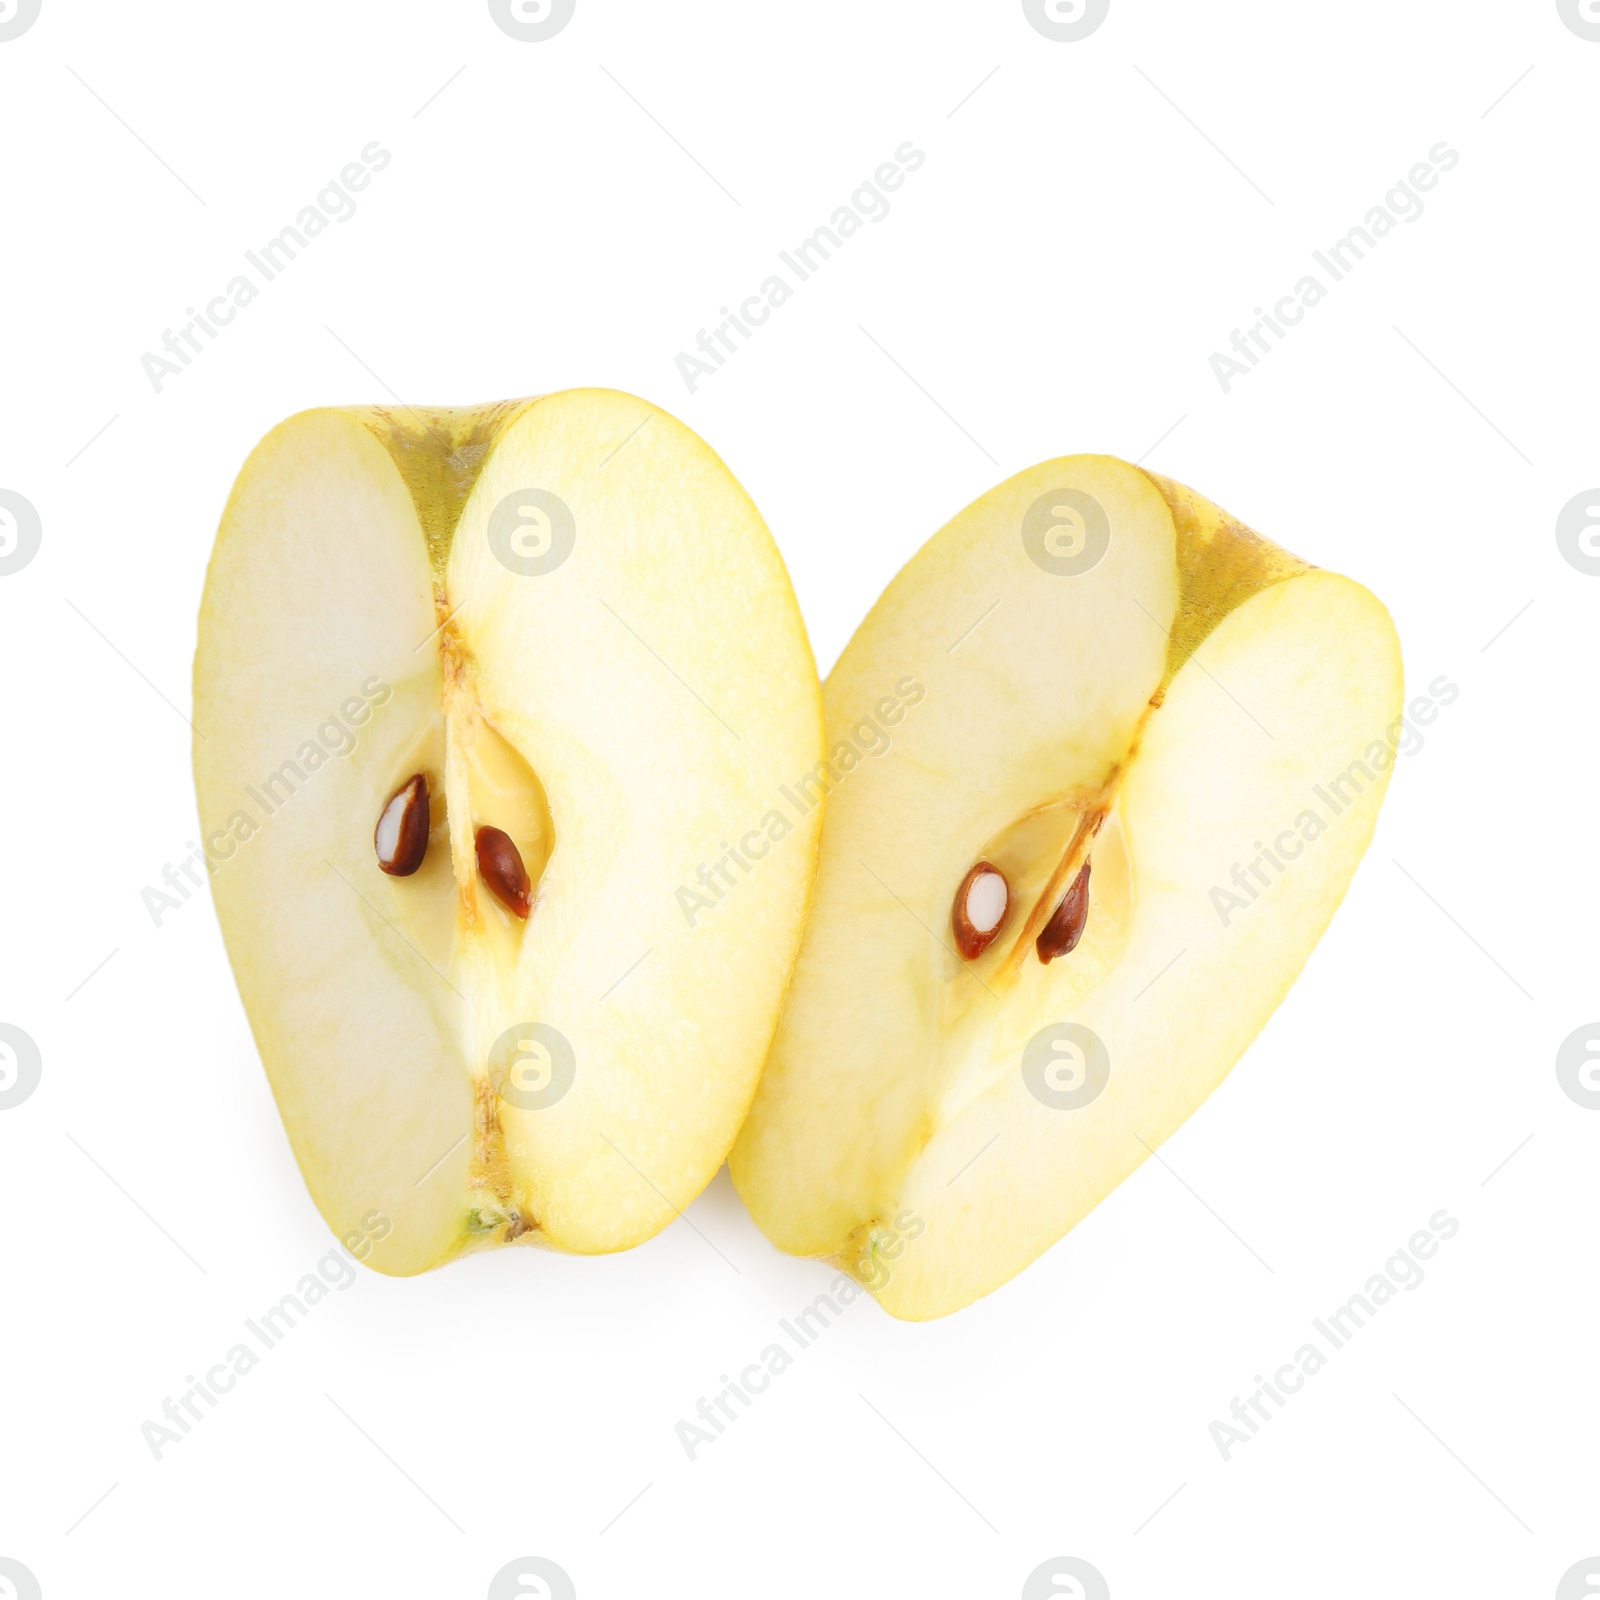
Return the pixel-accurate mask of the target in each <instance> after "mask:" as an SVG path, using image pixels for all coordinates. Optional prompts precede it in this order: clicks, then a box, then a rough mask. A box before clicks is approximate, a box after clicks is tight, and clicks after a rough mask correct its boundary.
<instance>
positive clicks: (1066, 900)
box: [1034, 861, 1089, 966]
mask: <svg viewBox="0 0 1600 1600" xmlns="http://www.w3.org/2000/svg"><path fill="white" fill-rule="evenodd" d="M1088 920H1089V863H1088V862H1087V861H1085V862H1084V864H1083V865H1082V866H1081V867H1080V868H1079V869H1078V876H1077V877H1076V878H1074V879H1073V880H1072V887H1071V888H1070V889H1068V890H1067V892H1066V893H1065V894H1064V895H1062V897H1061V904H1060V905H1058V906H1057V907H1056V909H1055V911H1054V912H1053V913H1052V915H1051V917H1050V920H1049V921H1048V922H1047V923H1045V925H1044V929H1043V931H1042V932H1041V933H1040V935H1039V937H1038V938H1037V939H1036V940H1035V941H1034V949H1036V950H1037V951H1038V952H1039V959H1040V960H1041V961H1042V962H1044V964H1045V965H1046V966H1048V965H1049V964H1050V963H1051V962H1052V961H1054V960H1055V958H1056V957H1057V956H1065V955H1070V954H1071V953H1072V952H1073V951H1074V950H1075V949H1077V946H1078V941H1079V940H1080V939H1081V938H1082V937H1083V929H1084V924H1085V923H1087V922H1088Z"/></svg>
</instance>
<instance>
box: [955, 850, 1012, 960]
mask: <svg viewBox="0 0 1600 1600" xmlns="http://www.w3.org/2000/svg"><path fill="white" fill-rule="evenodd" d="M1010 904H1011V886H1010V885H1009V884H1008V883H1007V882H1006V879H1005V874H1004V873H1003V872H1001V871H1000V869H999V868H998V867H992V866H990V865H989V863H988V862H987V861H980V862H978V863H977V865H976V866H974V867H973V868H972V870H971V871H970V872H968V873H967V875H966V877H964V878H963V879H962V880H961V887H960V888H959V889H957V890H956V898H955V904H954V905H952V906H951V908H950V929H951V931H952V932H953V933H954V934H955V936H956V949H957V950H959V951H960V952H961V958H962V960H964V961H973V960H975V959H976V958H977V957H978V956H981V955H982V954H983V952H984V951H985V950H987V949H988V948H989V946H990V945H991V944H993V943H994V941H995V938H996V936H997V935H998V934H999V932H1000V929H1001V928H1002V927H1003V926H1004V924H1005V920H1006V910H1007V908H1008V907H1009V906H1010Z"/></svg>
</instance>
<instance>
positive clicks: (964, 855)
mask: <svg viewBox="0 0 1600 1600" xmlns="http://www.w3.org/2000/svg"><path fill="white" fill-rule="evenodd" d="M905 672H911V673H913V674H914V675H915V676H916V677H917V678H918V679H919V680H920V681H921V683H922V684H923V685H924V686H925V688H926V698H925V703H923V704H921V705H919V706H918V707H917V708H916V709H915V711H914V712H912V713H910V714H908V716H907V718H906V720H905V722H904V725H903V726H901V727H899V728H897V729H896V730H895V736H894V740H893V745H892V748H891V749H890V750H889V751H888V752H887V753H885V754H883V755H881V756H880V757H879V758H878V759H876V760H874V761H872V762H871V763H869V764H867V765H866V766H865V767H864V768H863V769H862V770H860V771H859V772H852V773H849V774H844V773H842V772H838V771H834V772H832V773H831V774H830V777H831V780H832V785H833V787H832V792H830V794H829V796H828V820H827V824H826V826H825V828H824V831H823V840H822V848H821V855H820V860H819V866H818V876H817V884H816V890H815V898H814V904H813V908H812V912H811V917H810V921H809V924H808V928H807V932H806V936H805V940H804V942H803V944H802V948H801V953H800V958H799V961H798V963H797V966H796V970H795V976H794V979H793V982H792V985H791V989H790V993H789V998H788V1000H787V1002H786V1005H785V1009H784V1015H783V1020H782V1024H781V1026H780V1028H779V1032H778V1036H777V1038H776V1040H775V1041H774V1045H773V1050H772V1054H771V1056H770V1057H769V1060H768V1064H767V1067H766V1069H765V1072H764V1075H763V1078H762V1081H761V1085H760V1088H759V1090H758V1092H757V1096H756V1100H755V1103H754V1105H753V1106H752V1108H751V1113H750V1116H749V1118H748V1119H747V1121H746V1123H745V1126H744V1129H743V1131H742V1132H741V1135H740V1138H739V1141H738V1143H737V1144H736V1146H735V1148H734V1151H733V1153H732V1155H731V1157H730V1162H729V1164H730V1168H731V1170H732V1173H733V1177H734V1181H735V1183H736V1185H737V1187H738V1189H739V1192H740V1193H741V1195H742V1196H743V1197H744V1199H745V1202H746V1203H747V1205H748V1206H749V1208H750V1210H751V1212H752V1214H753V1215H754V1217H755V1219H756V1221H757V1223H758V1224H759V1225H760V1226H761V1228H762V1229H763V1230H764V1231H765V1232H766V1233H767V1234H768V1236H769V1237H770V1238H771V1239H772V1240H773V1241H774V1242H775V1243H777V1244H778V1245H779V1246H781V1247H782V1248H783V1249H785V1250H789V1251H793V1252H796V1253H799V1254H803V1255H813V1256H823V1257H827V1258H830V1259H832V1260H834V1261H835V1262H837V1263H839V1264H840V1265H842V1266H843V1267H844V1268H845V1269H846V1270H848V1271H850V1272H852V1273H853V1274H855V1275H856V1276H857V1277H858V1278H859V1279H860V1280H861V1281H862V1282H863V1283H865V1284H866V1285H867V1286H868V1287H869V1288H872V1289H873V1290H874V1291H875V1292H876V1293H877V1294H878V1297H879V1299H880V1301H881V1303H882V1304H883V1305H884V1306H885V1307H887V1309H889V1310H890V1311H891V1312H893V1313H894V1314H895V1315H897V1316H902V1317H908V1318H927V1317H935V1316H940V1315H943V1314H944V1313H947V1312H949V1311H953V1310H955V1309H957V1308H959V1307H961V1306H963V1305H966V1304H968V1303H969V1302H971V1301H972V1300H975V1299H977V1298H978V1297H979V1296H981V1295H983V1294H986V1293H988V1292H989V1291H991V1290H993V1289H994V1288H996V1287H997V1286H999V1285H1000V1284H1002V1283H1004V1282H1005V1281H1006V1280H1007V1279H1009V1278H1011V1277H1012V1276H1013V1275H1014V1274H1016V1273H1017V1272H1019V1271H1020V1270H1021V1269H1022V1268H1023V1267H1025V1266H1026V1265H1027V1264H1028V1263H1029V1262H1031V1261H1032V1260H1034V1259H1035V1258H1036V1257H1037V1256H1038V1255H1039V1254H1040V1253H1041V1252H1042V1251H1044V1250H1045V1249H1047V1248H1048V1247H1049V1246H1050V1245H1051V1244H1052V1243H1054V1242H1055V1241H1056V1240H1057V1239H1059V1238H1060V1237H1061V1236H1062V1235H1063V1234H1064V1233H1065V1232H1066V1231H1067V1230H1068V1229H1069V1228H1071V1227H1072V1226H1073V1225H1074V1224H1076V1223H1077V1222H1078V1221H1079V1220H1080V1219H1081V1218H1082V1217H1083V1216H1084V1215H1085V1214H1086V1213H1087V1212H1088V1211H1089V1210H1091V1209H1092V1208H1093V1207H1094V1206H1095V1205H1096V1204H1098V1202H1099V1201H1100V1200H1101V1199H1103V1198H1104V1197H1105V1196H1106V1194H1108V1193H1109V1192H1110V1191H1111V1190H1112V1189H1113V1188H1114V1187H1115V1186H1116V1185H1117V1184H1119V1183H1120V1182H1121V1181H1122V1180H1123V1179H1124V1178H1125V1177H1127V1176H1128V1174H1129V1173H1131V1172H1132V1171H1133V1170H1134V1169H1135V1168H1136V1167H1137V1166H1138V1165H1139V1164H1140V1163H1141V1162H1142V1161H1143V1160H1144V1159H1145V1158H1146V1157H1147V1156H1148V1155H1149V1154H1150V1153H1151V1152H1152V1151H1153V1150H1154V1149H1155V1148H1156V1147H1158V1146H1159V1145H1160V1144H1161V1142H1162V1141H1163V1140H1164V1139H1166V1138H1167V1137H1169V1136H1170V1135H1171V1134H1172V1132H1173V1131H1174V1130H1175V1129H1176V1128H1177V1127H1178V1126H1179V1125H1180V1124H1181V1123H1182V1122H1183V1121H1184V1120H1185V1119H1186V1118H1187V1117H1188V1116H1189V1115H1190V1113H1191V1112H1193V1111H1194V1109H1195V1108H1196V1107H1197V1106H1198V1105H1199V1104H1200V1102H1201V1101H1202V1100H1204V1099H1205V1097H1206V1096H1207V1095H1208V1094H1209V1093H1210V1092H1211V1090H1212V1089H1214V1088H1215V1087H1216V1085H1217V1084H1218V1083H1219V1082H1220V1081H1221V1080H1222V1078H1223V1076H1224V1075H1225V1074H1226V1073H1227V1071H1228V1069H1229V1068H1230V1067H1231V1066H1232V1064H1233V1063H1234V1061H1236V1060H1237V1059H1238V1057H1239V1056H1240V1054H1241V1053H1242V1052H1243V1051H1244V1049H1245V1048H1246V1046H1247V1045H1248V1044H1249V1043H1250V1041H1251V1040H1252V1039H1253V1038H1254V1036H1255V1035H1256V1033H1257V1032H1258V1031H1259V1030H1260V1028H1261V1027H1262V1025H1263V1024H1264V1023H1265V1022H1266V1020H1267V1018H1268V1016H1269V1015H1270V1014H1271V1012H1272V1011H1273V1009H1274V1008H1275V1007H1276V1006H1277V1004H1278V1003H1279V1001H1280V1000H1282V998H1283V996H1284V994H1285V993H1286V992H1287V990H1288V988H1289V986H1290V985H1291V983H1292V982H1293V981H1294V978H1295V977H1296V975H1297V974H1298V972H1299V971H1300V968H1301V966H1302V965H1303V963H1304V962H1305V960H1306V958H1307V956H1308V955H1309V954H1310V951H1311V949H1312V947H1313V946H1314V945H1315V943H1316V941H1317V939H1318V938H1319V937H1320V936H1321V934H1322V931H1323V929H1324V928H1325V927H1326V926H1327V924H1328V921H1329V919H1330V917H1331V916H1332V914H1333V912H1334V909H1335V908H1336V906H1337V905H1338V903H1339V901H1340V899H1341V897H1342V896H1343V894H1344V891H1345V888H1346V886H1347V884H1348V883H1349V881H1350V877H1351V874H1352V873H1353V872H1354V870H1355V867H1356V864H1357V862H1358V861H1359V859H1360V857H1361V854H1362V852H1363V850H1364V849H1365V848H1366V845H1367V842H1368V840H1369V838H1370V837H1371V834H1372V829H1373V826H1374V822H1375V820H1376V817H1377V812H1378V807H1379V803H1380V801H1381V798H1382V795H1383V791H1384V787H1385V784H1386V781H1387V776H1388V768H1389V765H1390V760H1391V755H1392V750H1391V745H1390V742H1389V741H1391V740H1392V737H1393V732H1392V725H1393V724H1394V722H1395V720H1396V719H1397V718H1398V716H1399V714H1400V704H1401V671H1400V658H1399V649H1398V644H1397V641H1396V638H1395V634H1394V630H1393V627H1392V625H1391V623H1390V621H1389V618H1388V614H1387V613H1386V612H1385V610H1384V609H1383V607H1382V606H1381V605H1380V604H1379V603H1378V601H1377V600H1375V599H1374V598H1373V597H1372V595H1370V594H1369V593H1368V592H1367V591H1366V590H1365V589H1363V588H1362V587H1361V586H1360V585H1358V584H1356V583H1353V582H1351V581H1350V580H1348V579H1345V578H1341V577H1338V576H1336V575H1334V574H1332V573H1327V572H1320V571H1317V570H1315V569H1313V568H1311V567H1309V566H1307V565H1306V564H1304V563H1303V562H1300V561H1298V560H1296V559H1295V558H1294V557H1293V556H1290V555H1288V554H1286V553H1285V552H1284V551H1282V550H1279V549H1278V548H1277V547H1276V546H1274V545H1272V544H1270V543H1269V542H1267V541H1266V540H1264V539H1262V538H1261V537H1260V536H1259V535H1257V534H1255V533H1253V532H1252V531H1251V530H1249V529H1248V528H1246V527H1244V526H1243V525H1242V524H1240V523H1239V522H1237V521H1235V520H1234V519H1233V518H1231V517H1229V516H1227V515H1226V514H1225V513H1224V512H1222V511H1220V510H1218V509H1217V508H1216V507H1215V506H1213V505H1211V504H1210V503H1209V502H1207V501H1205V500H1204V499H1202V498H1201V497H1200V496H1198V495H1196V494H1194V493H1193V492H1192V491H1190V490H1188V489H1185V488H1184V487H1182V486H1181V485H1179V484H1176V483H1172V482H1169V481H1168V480H1166V479H1163V478H1159V477H1156V476H1155V475H1154V474H1150V473H1146V472H1143V471H1140V470H1139V469H1137V468H1134V467H1131V466H1128V465H1127V464H1125V463H1123V462H1120V461H1116V460H1114V459H1111V458H1109V457H1103V456H1074V457H1068V458H1065V459H1059V460H1054V461H1049V462H1045V463H1043V464H1041V465H1039V466H1037V467H1034V468H1032V469H1030V470H1028V471H1026V472H1023V473H1021V474H1019V475H1018V476H1016V477H1014V478H1012V479H1010V480H1009V481H1008V482H1006V483H1003V484H1001V485H1000V486H999V487H998V488H996V489H994V490H992V491H991V492H990V493H988V494H986V495H984V496H983V497H982V498H981V499H980V500H978V501H976V502H975V503H974V504H973V505H971V506H969V507H968V508H967V509H966V510H965V511H963V512H962V513H961V514H960V515H959V516H957V517H956V518H955V519H954V520H953V521H952V522H951V523H949V524H948V525H947V526H946V527H945V528H944V529H943V530H942V531H941V532H939V533H938V534H937V535H935V536H934V538H933V539H932V540H930V541H929V543H928V544H927V545H926V546H924V547H923V549H922V550H921V551H920V552H919V553H918V554H917V555H916V556H915V557H913V559H912V560H911V561H910V563H909V564H908V565H907V566H906V567H905V568H904V569H903V570H902V571H901V572H900V574H899V575H898V576H897V577H896V578H895V579H894V581H893V582H892V583H891V584H890V585H889V587H888V589H887V590H886V591H885V593H884V594H883V596H882V597H881V599H880V600H879V601H878V603H877V605H876V606H875V607H874V608H873V610H872V612H871V613H870V615H869V616H868V617H867V619H866V620H865V621H864V622H863V623H862V625H861V627H860V629H859V630H858V631H857V633H856V634H855V636H854V638H853V639H852V640H851V642H850V644H849V645H848V646H847V648H846V649H845V651H844V653H843V655H842V656H841V657H840V660H839V662H838V665H837V666H836V667H835V668H834V670H833V672H832V673H831V674H830V675H829V677H828V680H827V683H826V685H825V686H824V694H823V700H824V709H825V712H826V715H827V721H828V729H829V746H830V748H833V747H834V742H835V740H836V739H837V738H838V737H839V736H840V734H841V733H842V732H843V730H845V729H846V728H848V727H849V726H850V725H851V724H852V723H853V722H854V721H855V720H856V719H858V718H859V717H861V716H862V715H863V714H865V713H869V712H870V709H871V706H872V702H873V696H874V694H875V693H877V692H878V686H879V685H880V684H882V683H883V682H884V681H885V680H886V679H892V678H894V677H895V676H897V675H899V674H901V673H905ZM1330 785H1331V786H1332V787H1331V788H1329V787H1328V786H1330ZM1319 786H1322V793H1323V794H1325V795H1328V796H1329V797H1330V798H1329V799H1328V800H1326V801H1324V800H1323V799H1321V798H1319V797H1318V788H1319ZM980 866H982V867H987V868H988V869H990V870H992V871H995V872H998V873H999V874H1000V875H1001V876H1003V878H1004V880H1005V887H1006V891H1007V893H1006V909H1005V911H1004V915H1003V919H1002V921H1001V923H1000V925H999V927H998V930H994V929H989V928H984V929H978V930H977V932H978V934H979V938H978V940H977V941H976V944H975V942H974V940H973V939H972V938H970V937H969V933H970V932H971V929H969V928H964V927H963V925H962V916H963V910H964V907H965V905H966V904H967V902H966V901H965V900H964V899H963V897H964V896H970V895H971V894H972V892H973V882H974V880H973V873H974V870H975V868H978V867H980ZM1075 897H1076V898H1075ZM999 898H1000V897H999V896H998V894H990V895H989V896H988V897H987V898H986V899H984V900H983V902H982V905H981V907H980V910H981V914H982V916H984V917H990V916H992V915H993V907H994V906H995V904H997V903H998V901H999ZM913 1239H914V1242H911V1241H912V1240H913Z"/></svg>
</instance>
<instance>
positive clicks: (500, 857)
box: [477, 828, 533, 921]
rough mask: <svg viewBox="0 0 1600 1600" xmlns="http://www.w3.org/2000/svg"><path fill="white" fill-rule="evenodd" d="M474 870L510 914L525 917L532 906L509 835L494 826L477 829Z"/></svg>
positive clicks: (525, 871)
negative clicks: (475, 864) (475, 865)
mask: <svg viewBox="0 0 1600 1600" xmlns="http://www.w3.org/2000/svg"><path fill="white" fill-rule="evenodd" d="M477 843H478V871H479V872H481V873H482V874H483V879H484V882H485V883H487V884H488V885H489V887H490V888H491V889H493V890H494V893H495V898H496V899H497V900H498V901H499V902H500V904H501V905H503V906H504V907H505V908H506V910H507V911H509V912H511V914H512V915H513V916H517V917H521V918H522V919H523V920H524V921H526V920H527V916H528V912H529V910H530V909H531V908H532V905H533V896H532V891H531V888H530V885H529V883H528V869H527V868H526V867H525V866H523V864H522V856H521V855H520V854H519V853H518V850H517V847H516V846H515V845H514V844H512V842H511V837H510V835H509V834H505V833H502V832H501V831H500V829H498V828H479V829H478V841H477Z"/></svg>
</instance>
